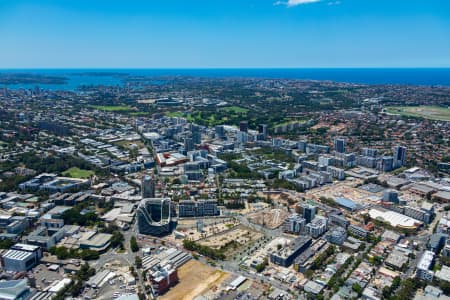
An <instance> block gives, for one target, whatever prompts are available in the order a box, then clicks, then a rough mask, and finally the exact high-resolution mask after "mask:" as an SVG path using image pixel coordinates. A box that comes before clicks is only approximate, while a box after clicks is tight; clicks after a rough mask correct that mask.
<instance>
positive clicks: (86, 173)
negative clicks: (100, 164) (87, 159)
mask: <svg viewBox="0 0 450 300" xmlns="http://www.w3.org/2000/svg"><path fill="white" fill-rule="evenodd" d="M94 174H95V173H94V171H90V170H83V169H79V168H77V167H72V168H70V169H67V170H65V171H64V172H62V175H63V176H67V177H72V178H89V177H91V176H92V175H94Z"/></svg>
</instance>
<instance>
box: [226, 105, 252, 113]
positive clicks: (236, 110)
mask: <svg viewBox="0 0 450 300" xmlns="http://www.w3.org/2000/svg"><path fill="white" fill-rule="evenodd" d="M221 110H223V111H226V112H229V113H233V114H246V113H247V112H248V109H246V108H243V107H239V106H229V107H224V108H221Z"/></svg>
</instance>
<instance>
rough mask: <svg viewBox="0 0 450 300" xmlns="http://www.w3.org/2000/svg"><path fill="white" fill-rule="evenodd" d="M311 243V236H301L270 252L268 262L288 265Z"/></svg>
mask: <svg viewBox="0 0 450 300" xmlns="http://www.w3.org/2000/svg"><path fill="white" fill-rule="evenodd" d="M311 244H312V239H311V237H307V236H302V237H299V238H297V239H295V240H293V241H292V242H291V243H290V244H289V245H285V246H284V247H282V248H281V249H279V250H278V251H276V252H273V253H271V254H270V262H271V263H273V264H276V265H279V266H283V267H289V266H290V265H291V264H292V263H293V262H294V260H295V258H297V257H298V256H299V255H300V254H301V253H302V252H304V251H305V250H306V249H308V248H309V247H310V246H311Z"/></svg>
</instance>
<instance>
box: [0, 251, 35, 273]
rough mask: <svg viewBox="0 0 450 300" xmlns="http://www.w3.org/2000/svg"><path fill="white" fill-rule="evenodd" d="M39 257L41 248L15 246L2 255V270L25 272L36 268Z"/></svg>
mask: <svg viewBox="0 0 450 300" xmlns="http://www.w3.org/2000/svg"><path fill="white" fill-rule="evenodd" d="M41 257H42V249H41V247H39V246H33V245H27V244H15V245H14V246H12V247H11V248H10V249H9V250H8V251H7V252H6V253H5V254H4V255H3V257H2V259H3V268H4V269H5V270H7V271H13V272H25V271H28V270H30V269H31V268H33V267H34V266H36V265H37V264H38V263H39V260H40V259H41Z"/></svg>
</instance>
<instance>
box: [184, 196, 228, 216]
mask: <svg viewBox="0 0 450 300" xmlns="http://www.w3.org/2000/svg"><path fill="white" fill-rule="evenodd" d="M217 215H219V209H218V207H217V200H212V199H202V200H198V201H195V200H180V202H179V204H178V216H179V217H180V218H190V217H191V218H192V217H206V216H217Z"/></svg>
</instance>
